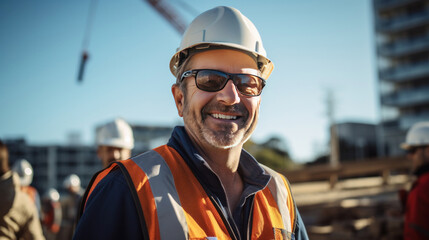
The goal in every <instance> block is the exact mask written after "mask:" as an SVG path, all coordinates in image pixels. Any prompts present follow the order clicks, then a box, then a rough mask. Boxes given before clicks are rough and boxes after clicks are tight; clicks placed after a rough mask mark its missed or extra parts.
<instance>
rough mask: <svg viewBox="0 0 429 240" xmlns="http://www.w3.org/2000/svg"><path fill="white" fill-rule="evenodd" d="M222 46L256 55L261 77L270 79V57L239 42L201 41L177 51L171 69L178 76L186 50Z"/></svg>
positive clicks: (271, 68)
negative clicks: (181, 54) (259, 64)
mask: <svg viewBox="0 0 429 240" xmlns="http://www.w3.org/2000/svg"><path fill="white" fill-rule="evenodd" d="M222 47H224V48H226V49H237V50H239V51H244V52H247V53H251V54H253V55H255V57H256V60H257V62H258V63H262V68H261V69H259V70H260V71H261V77H262V78H264V79H265V80H266V79H268V77H269V76H270V75H271V72H272V71H273V69H274V64H273V62H272V61H271V60H270V59H268V58H266V57H265V56H262V55H261V54H258V53H257V52H254V51H250V50H249V49H247V48H244V47H242V46H241V45H239V44H235V43H219V42H201V43H197V44H194V45H191V46H189V47H187V48H185V49H181V50H179V51H177V52H176V53H175V54H174V55H173V57H172V58H171V60H170V71H171V73H172V74H173V75H174V76H176V74H177V69H178V67H179V66H178V63H179V61H180V59H179V58H180V53H182V52H185V51H187V50H189V49H197V50H199V51H205V50H211V49H221V48H222Z"/></svg>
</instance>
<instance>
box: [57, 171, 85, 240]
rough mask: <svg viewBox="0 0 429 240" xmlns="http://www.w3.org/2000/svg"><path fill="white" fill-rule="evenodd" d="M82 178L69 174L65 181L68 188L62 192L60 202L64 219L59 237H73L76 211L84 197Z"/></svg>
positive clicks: (64, 185) (64, 186)
mask: <svg viewBox="0 0 429 240" xmlns="http://www.w3.org/2000/svg"><path fill="white" fill-rule="evenodd" d="M80 184H81V182H80V178H79V176H78V175H76V174H70V175H68V176H67V177H66V178H65V179H64V181H63V188H64V189H65V190H66V191H65V193H64V194H61V198H60V203H61V209H62V220H61V227H60V231H59V232H58V235H57V239H72V238H73V232H74V228H75V222H76V213H77V210H78V208H79V204H80V201H81V199H82V195H83V190H82V187H81V185H80Z"/></svg>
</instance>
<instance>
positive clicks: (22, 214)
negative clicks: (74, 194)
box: [0, 141, 45, 239]
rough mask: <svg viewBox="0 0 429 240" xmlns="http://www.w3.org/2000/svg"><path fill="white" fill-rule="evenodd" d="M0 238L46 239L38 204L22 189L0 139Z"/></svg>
mask: <svg viewBox="0 0 429 240" xmlns="http://www.w3.org/2000/svg"><path fill="white" fill-rule="evenodd" d="M0 239H45V237H44V236H43V232H42V227H41V225H40V220H39V215H38V212H37V209H36V205H35V204H34V203H33V201H32V200H31V199H30V197H29V196H28V195H27V194H25V193H24V192H22V191H21V189H20V183H19V177H18V175H17V174H16V173H14V172H13V171H11V170H10V168H9V153H8V150H7V147H6V145H5V144H4V143H3V142H2V141H0Z"/></svg>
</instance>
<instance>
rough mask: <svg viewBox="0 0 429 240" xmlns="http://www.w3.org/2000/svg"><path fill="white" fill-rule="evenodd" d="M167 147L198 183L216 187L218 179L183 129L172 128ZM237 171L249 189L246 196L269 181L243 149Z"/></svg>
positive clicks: (263, 171) (180, 127)
mask: <svg viewBox="0 0 429 240" xmlns="http://www.w3.org/2000/svg"><path fill="white" fill-rule="evenodd" d="M168 145H169V146H171V147H173V148H174V149H176V151H178V152H179V154H180V155H181V156H182V158H183V159H184V160H185V161H186V162H187V163H188V165H189V166H190V167H191V169H193V171H194V173H195V174H196V175H197V178H198V179H199V180H200V182H201V181H202V182H204V183H205V184H206V185H208V186H211V187H218V185H217V184H220V182H219V179H218V178H217V177H216V175H215V174H214V173H213V172H212V171H211V170H210V168H209V167H208V164H207V162H206V161H205V160H204V158H203V157H202V156H201V154H200V153H199V152H198V151H197V149H196V148H195V146H194V145H193V143H192V141H191V139H190V138H189V136H188V134H187V133H186V130H185V128H184V127H182V126H177V127H175V128H174V130H173V133H172V135H171V138H170V140H169V142H168ZM238 171H239V173H240V175H241V177H242V179H243V181H244V183H245V187H246V185H248V186H249V187H250V189H247V190H248V191H249V193H248V194H251V193H253V192H256V191H259V190H262V189H263V188H265V186H266V185H267V184H268V182H269V181H270V179H271V176H270V175H269V174H268V173H266V172H265V170H264V169H263V168H262V167H261V166H260V165H259V163H258V162H257V161H256V159H255V158H254V157H253V156H252V155H250V153H248V152H247V151H246V150H244V149H243V150H242V152H241V156H240V162H239V166H238ZM199 173H200V174H199ZM201 173H202V174H201ZM203 174H204V175H203ZM203 176H204V177H203ZM245 191H246V189H245Z"/></svg>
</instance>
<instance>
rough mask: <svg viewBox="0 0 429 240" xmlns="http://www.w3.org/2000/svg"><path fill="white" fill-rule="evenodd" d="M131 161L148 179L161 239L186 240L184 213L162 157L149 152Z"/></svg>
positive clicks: (169, 172)
mask: <svg viewBox="0 0 429 240" xmlns="http://www.w3.org/2000/svg"><path fill="white" fill-rule="evenodd" d="M131 159H132V160H133V161H134V162H135V163H136V164H137V165H138V166H139V167H140V168H141V169H142V170H143V172H145V173H146V175H147V177H148V179H149V184H150V188H151V190H152V194H153V196H154V198H155V204H156V211H157V214H158V222H159V231H160V234H161V239H188V233H189V231H188V224H187V223H186V218H185V213H184V211H183V208H182V205H181V204H180V200H179V195H178V194H177V190H176V186H175V184H174V178H173V174H172V173H171V171H170V168H169V167H168V165H167V163H166V162H165V160H164V159H163V157H162V156H161V155H159V153H157V152H156V151H154V150H151V151H148V152H145V153H143V154H140V155H138V156H136V157H134V158H131ZM172 213H175V214H174V215H173V214H172Z"/></svg>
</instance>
